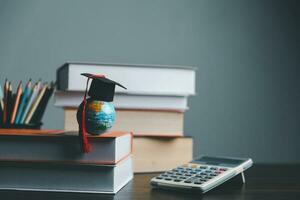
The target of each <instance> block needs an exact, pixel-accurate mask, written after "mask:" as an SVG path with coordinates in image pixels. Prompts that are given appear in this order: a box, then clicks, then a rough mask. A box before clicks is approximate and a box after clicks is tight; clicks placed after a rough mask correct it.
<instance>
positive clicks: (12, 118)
mask: <svg viewBox="0 0 300 200" xmlns="http://www.w3.org/2000/svg"><path fill="white" fill-rule="evenodd" d="M22 92H23V88H22V81H20V83H19V85H18V89H17V94H16V100H15V104H14V108H13V112H12V116H11V120H10V123H11V124H14V123H15V119H16V115H17V110H18V106H19V102H20V98H21V95H22Z"/></svg>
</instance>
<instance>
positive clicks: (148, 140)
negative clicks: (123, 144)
mask: <svg viewBox="0 0 300 200" xmlns="http://www.w3.org/2000/svg"><path fill="white" fill-rule="evenodd" d="M133 158H134V172H137V173H139V172H161V171H166V170H170V169H172V168H175V167H177V166H179V165H182V164H185V163H187V162H189V161H191V160H192V158H193V139H192V138H191V137H176V138H168V137H134V141H133Z"/></svg>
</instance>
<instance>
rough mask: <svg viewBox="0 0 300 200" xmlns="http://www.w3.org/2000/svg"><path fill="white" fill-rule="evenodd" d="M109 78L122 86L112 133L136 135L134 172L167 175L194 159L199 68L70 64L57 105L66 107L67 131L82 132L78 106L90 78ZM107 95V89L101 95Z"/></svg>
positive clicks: (60, 73)
mask: <svg viewBox="0 0 300 200" xmlns="http://www.w3.org/2000/svg"><path fill="white" fill-rule="evenodd" d="M81 73H93V74H104V75H106V76H107V77H109V78H110V79H112V80H116V81H117V82H119V83H121V84H122V85H124V86H126V87H127V90H126V91H124V90H119V88H116V95H115V97H114V101H113V103H114V106H115V108H116V113H117V116H116V123H115V125H114V126H113V128H112V129H111V131H130V132H132V133H133V135H134V138H133V161H134V172H157V171H163V170H167V169H170V168H173V167H175V166H178V165H180V164H184V163H186V162H188V161H190V160H191V159H192V152H193V139H192V138H191V137H187V136H185V134H184V129H183V125H184V112H185V111H186V110H187V109H188V97H189V96H191V95H194V94H195V76H196V74H195V69H194V68H191V67H180V66H148V65H123V64H122V65H121V64H90V63H66V64H64V65H63V66H61V67H60V68H59V69H58V70H57V86H58V90H57V91H56V92H55V105H56V106H59V107H61V108H63V109H64V120H65V121H64V128H65V130H68V131H78V124H77V120H76V112H77V107H78V106H79V104H80V103H81V102H82V99H83V96H84V90H85V84H86V79H85V78H84V77H82V76H81V75H80V74H81ZM99 92H101V91H99Z"/></svg>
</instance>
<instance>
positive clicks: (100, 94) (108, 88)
mask: <svg viewBox="0 0 300 200" xmlns="http://www.w3.org/2000/svg"><path fill="white" fill-rule="evenodd" d="M81 75H83V76H85V77H87V78H88V79H87V82H86V89H85V93H84V97H83V101H82V103H81V104H80V106H79V107H78V110H77V121H78V125H79V136H80V138H81V139H80V143H81V147H82V151H83V152H84V153H89V152H90V151H91V148H92V147H91V145H90V144H89V141H88V138H87V134H92V135H98V134H101V133H104V132H105V131H107V130H108V129H109V128H111V127H112V125H113V123H114V122H115V119H116V112H115V109H114V106H113V104H112V103H110V102H112V101H113V100H114V95H115V87H116V85H117V86H119V87H122V88H124V89H126V88H125V87H124V86H123V85H121V84H120V83H117V82H115V81H113V80H110V79H108V78H106V77H105V76H104V75H102V74H89V73H83V74H81ZM90 79H92V82H91V85H90V86H89V81H90ZM88 86H89V89H88ZM87 95H88V96H89V98H87Z"/></svg>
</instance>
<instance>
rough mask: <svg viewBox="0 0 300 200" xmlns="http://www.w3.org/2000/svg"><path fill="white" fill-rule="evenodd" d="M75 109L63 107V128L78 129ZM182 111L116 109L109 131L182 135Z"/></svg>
mask: <svg viewBox="0 0 300 200" xmlns="http://www.w3.org/2000/svg"><path fill="white" fill-rule="evenodd" d="M76 112H77V110H76V109H74V108H69V109H68V108H66V109H64V114H65V117H64V120H65V123H64V125H65V127H64V128H65V130H68V131H78V123H77V120H76ZM183 120H184V113H183V112H174V111H161V110H116V122H115V124H114V125H113V127H112V129H111V131H121V130H122V131H129V132H133V134H134V135H135V136H183Z"/></svg>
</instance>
